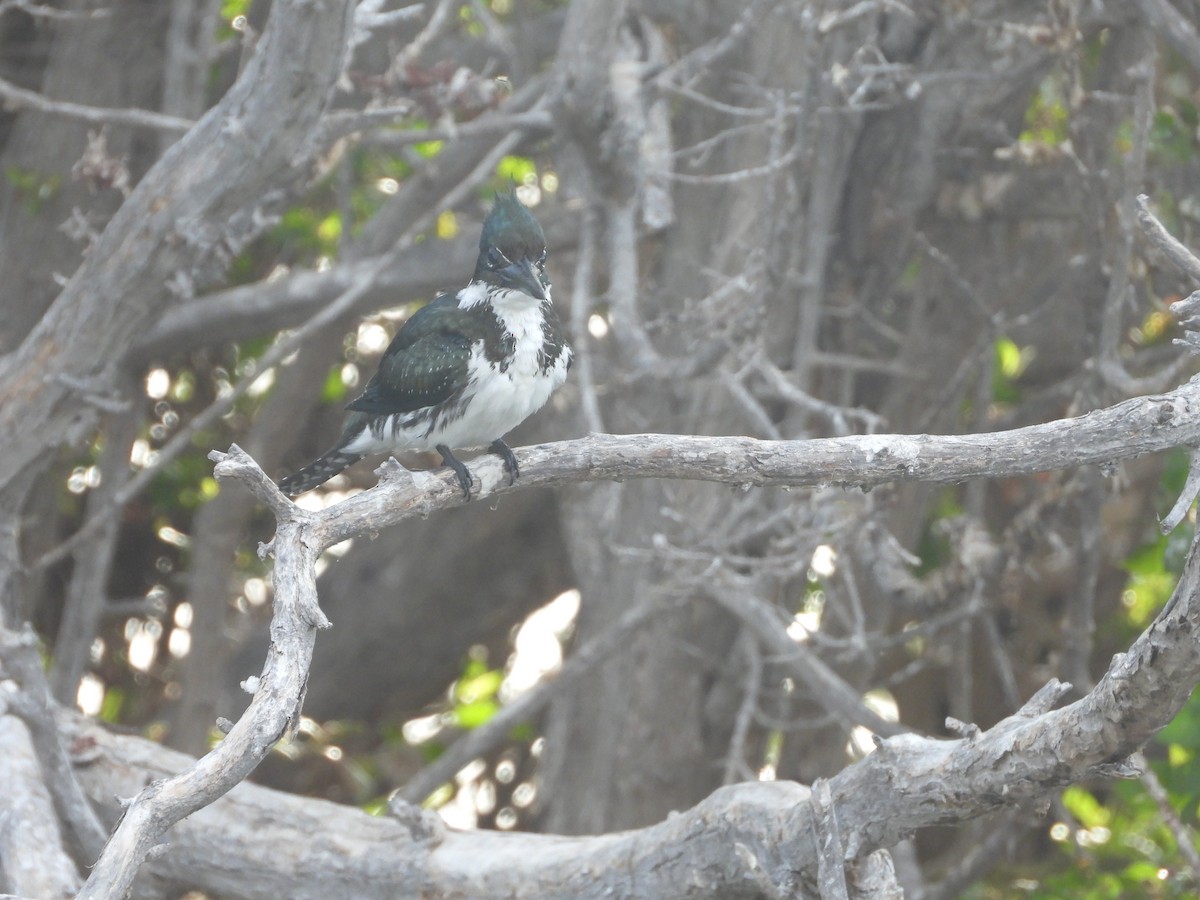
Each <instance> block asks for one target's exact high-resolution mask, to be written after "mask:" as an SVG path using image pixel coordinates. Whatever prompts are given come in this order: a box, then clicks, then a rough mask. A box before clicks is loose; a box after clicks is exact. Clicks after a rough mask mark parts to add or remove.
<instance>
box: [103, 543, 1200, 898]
mask: <svg viewBox="0 0 1200 900" xmlns="http://www.w3.org/2000/svg"><path fill="white" fill-rule="evenodd" d="M300 563H306V564H311V559H307V560H301V559H299V558H297V557H295V556H290V557H288V558H287V559H286V560H284V559H281V560H280V563H279V568H277V575H279V574H284V573H285V571H286V570H285V569H284V567H285V566H286V567H291V566H294V565H297V564H300ZM1198 629H1200V552H1198V550H1197V545H1196V544H1195V543H1194V544H1193V547H1192V550H1191V552H1190V554H1189V556H1188V560H1187V562H1186V564H1185V567H1184V572H1183V577H1182V578H1181V580H1180V582H1179V585H1178V587H1177V588H1176V591H1175V593H1174V595H1173V596H1172V599H1171V600H1170V602H1169V603H1168V604H1167V606H1166V607H1165V608H1164V610H1163V612H1162V613H1161V614H1160V615H1159V617H1158V619H1157V620H1156V621H1155V622H1154V623H1153V624H1152V625H1151V626H1150V627H1149V628H1148V629H1147V630H1146V632H1145V633H1144V634H1143V635H1142V636H1141V637H1139V638H1138V639H1137V641H1135V643H1134V645H1133V646H1132V647H1131V648H1130V650H1129V652H1128V653H1125V654H1119V655H1118V656H1117V657H1116V658H1115V659H1114V660H1113V663H1112V666H1111V667H1110V669H1109V672H1108V673H1107V674H1106V675H1105V676H1104V678H1102V679H1101V681H1100V682H1099V684H1098V685H1097V687H1096V688H1095V689H1094V690H1093V691H1092V692H1091V693H1089V694H1088V695H1087V696H1086V697H1084V698H1083V699H1081V700H1079V701H1077V702H1075V703H1073V704H1071V705H1070V706H1067V707H1063V708H1058V709H1056V708H1055V705H1056V704H1057V703H1058V702H1059V701H1060V700H1061V698H1062V696H1063V694H1064V692H1065V691H1066V690H1068V689H1069V686H1068V685H1064V684H1061V683H1058V682H1051V683H1050V684H1048V685H1047V686H1046V687H1045V688H1043V689H1042V690H1041V691H1039V692H1038V693H1037V694H1035V695H1034V697H1032V698H1031V699H1030V700H1029V702H1028V703H1026V704H1025V706H1024V707H1022V709H1021V710H1020V711H1019V712H1018V713H1016V714H1015V715H1013V716H1010V717H1009V718H1007V719H1005V720H1003V721H1001V722H1000V723H998V724H997V725H996V726H995V727H993V728H991V729H989V730H988V731H986V732H981V733H978V734H973V735H971V736H969V737H967V738H965V739H956V740H935V739H930V738H922V737H918V736H916V735H902V736H899V737H895V738H891V739H889V740H886V741H882V742H881V743H880V745H879V747H878V749H877V750H876V751H875V752H873V753H871V754H869V755H868V756H867V757H866V758H864V759H863V760H861V761H860V762H858V763H855V764H853V765H851V766H849V767H848V768H846V769H844V770H843V771H841V772H840V773H838V774H837V775H835V776H833V777H832V778H830V779H829V780H828V781H827V782H826V783H825V786H824V788H823V789H822V799H821V800H820V802H819V804H818V805H817V806H819V810H818V808H816V807H815V806H814V804H813V802H812V796H813V794H812V792H810V791H809V790H808V789H806V788H803V787H801V786H799V785H796V784H791V783H786V782H774V783H751V784H742V785H735V786H732V787H727V788H722V789H719V790H717V791H716V792H714V793H713V794H712V795H711V796H710V797H708V799H706V800H704V801H703V802H702V803H700V804H698V805H697V806H695V807H693V808H692V809H690V810H687V811H685V812H682V813H676V814H674V815H672V816H671V817H670V818H669V819H667V820H666V821H664V822H662V823H660V824H658V825H654V826H651V827H649V828H643V829H639V830H636V831H626V832H621V833H617V834H608V835H602V836H595V837H570V838H569V837H557V836H551V835H535V834H518V833H494V832H493V833H488V832H474V833H471V832H462V833H456V832H449V833H447V834H446V835H445V836H444V839H442V840H440V841H423V840H420V839H416V838H415V837H414V835H413V833H412V832H411V830H409V829H408V828H407V827H406V826H404V825H402V824H400V823H397V822H388V821H380V820H379V819H375V818H372V817H370V816H367V815H366V814H364V813H361V812H359V811H357V810H353V809H349V808H345V807H337V806H335V805H333V804H328V803H324V802H321V801H306V800H301V799H299V798H295V797H289V796H286V795H282V794H276V793H275V792H271V791H268V790H266V789H264V788H261V787H256V786H253V785H241V786H239V787H237V788H236V789H235V790H234V791H233V792H232V793H231V794H230V795H229V796H228V797H227V798H225V799H223V800H221V801H219V805H218V806H216V807H214V808H213V809H211V810H207V811H204V812H202V813H200V814H199V815H197V816H196V817H193V819H192V820H190V821H189V823H188V826H187V827H186V828H182V829H179V830H177V831H176V833H175V834H174V836H173V841H175V842H176V844H177V845H178V846H179V847H180V848H181V849H182V850H183V851H184V852H181V853H180V854H177V856H176V860H175V861H174V862H172V861H171V859H170V858H169V857H168V858H166V859H164V860H161V861H155V862H154V863H152V865H153V866H154V867H155V868H159V869H161V868H162V867H164V866H166V867H169V868H168V871H173V872H174V874H175V876H176V877H179V878H183V877H185V874H186V876H187V877H189V881H190V883H192V884H194V885H195V884H196V882H200V884H199V885H197V886H200V887H208V888H209V889H210V890H215V889H217V885H216V884H211V885H209V884H205V883H203V881H202V879H209V880H210V881H218V880H221V883H225V882H224V881H223V879H226V878H236V877H237V874H238V873H239V872H245V873H250V872H253V876H254V877H247V878H245V881H244V882H239V883H240V884H241V890H240V892H239V893H240V894H241V895H243V896H247V897H272V896H278V892H279V891H280V890H283V891H287V890H288V886H289V885H291V886H293V888H292V890H293V892H294V885H295V884H296V883H297V881H298V880H303V882H304V883H305V884H308V885H309V886H310V887H312V888H313V890H314V891H324V894H323V895H324V896H339V895H344V894H345V893H346V892H347V890H349V887H348V886H349V885H359V886H361V885H363V884H367V883H369V884H371V885H372V886H373V887H374V888H376V889H377V890H378V891H379V893H378V894H374V893H373V894H371V895H370V896H380V897H383V896H394V895H395V894H396V893H397V892H400V891H402V890H404V887H403V886H407V887H408V888H410V889H411V886H412V884H414V883H418V882H419V883H420V884H422V885H424V886H425V887H426V888H427V889H428V891H429V892H431V893H436V894H439V895H442V896H446V895H453V894H454V893H456V892H457V891H463V890H466V889H467V886H468V885H471V884H475V885H477V884H479V883H480V882H479V881H478V879H486V883H487V885H488V890H489V891H490V892H492V893H495V894H497V895H503V896H511V897H516V898H533V897H545V896H551V895H553V896H572V897H579V898H592V897H596V898H599V897H604V896H613V895H631V894H632V893H634V892H633V891H632V890H630V888H631V885H632V881H631V879H632V880H636V884H637V891H636V893H637V894H638V895H640V896H654V897H661V898H685V897H701V896H717V895H719V896H722V897H750V896H756V895H757V894H760V893H761V892H763V891H764V890H765V888H764V886H763V883H762V882H763V879H766V880H767V881H768V882H769V886H770V890H769V891H767V893H768V894H772V893H776V892H777V893H779V894H780V895H781V896H795V895H796V894H797V893H801V894H802V893H804V892H805V891H806V890H807V891H809V892H812V889H813V888H814V887H815V884H816V876H817V871H818V866H819V854H818V849H817V846H816V844H815V843H814V841H813V839H812V835H813V832H814V829H816V828H817V827H818V821H817V819H818V818H819V817H824V816H825V815H826V811H827V810H828V811H834V810H836V814H837V833H838V835H840V838H841V850H840V853H837V851H835V853H837V855H839V857H840V859H842V860H845V861H852V860H856V859H861V858H864V857H866V856H868V855H869V854H870V853H872V852H873V851H875V850H877V849H879V848H884V847H889V846H892V845H894V844H895V843H896V842H897V841H899V840H901V839H902V838H904V837H905V836H907V835H909V834H911V833H912V832H913V831H914V830H916V829H917V828H921V827H925V826H928V825H932V824H939V825H945V824H948V823H950V822H953V821H961V820H964V819H969V818H973V817H977V816H979V815H981V814H984V813H985V812H989V811H993V810H999V809H1004V808H1012V807H1014V806H1021V805H1023V804H1025V803H1027V802H1030V801H1032V800H1036V799H1039V798H1044V797H1047V796H1049V795H1050V794H1051V793H1053V792H1054V791H1056V790H1058V789H1059V788H1060V787H1062V786H1063V785H1065V784H1068V783H1071V782H1073V781H1077V780H1080V779H1083V778H1087V777H1093V776H1096V775H1101V776H1104V777H1112V776H1114V775H1116V776H1118V777H1126V776H1129V775H1131V774H1133V772H1134V769H1133V768H1132V767H1130V766H1129V765H1126V764H1125V763H1123V762H1121V761H1123V760H1125V759H1126V758H1127V757H1128V756H1129V755H1130V754H1132V753H1134V752H1135V751H1136V750H1137V749H1138V748H1139V747H1140V746H1141V745H1142V744H1143V743H1144V742H1145V741H1147V740H1149V739H1150V737H1151V736H1152V735H1153V734H1154V733H1155V732H1156V731H1157V730H1158V729H1159V728H1161V727H1162V725H1164V724H1165V723H1166V722H1167V721H1169V720H1170V719H1171V718H1172V717H1173V716H1174V715H1175V714H1176V712H1177V711H1178V709H1179V708H1180V706H1182V704H1183V703H1184V702H1186V700H1187V699H1188V697H1189V696H1190V694H1191V691H1192V689H1193V687H1194V686H1195V684H1196V682H1197V681H1198V680H1200V654H1198V653H1197V652H1196V648H1195V641H1194V634H1195V633H1196V631H1197V630H1198ZM261 693H262V692H261V691H260V694H261ZM257 702H258V698H256V703H257ZM1096 721H1103V722H1105V723H1106V724H1105V727H1104V728H1096V727H1094V723H1095V722H1096ZM241 727H242V726H241V725H240V724H239V726H236V727H235V729H234V733H235V734H236V732H237V730H238V729H239V728H241ZM89 733H90V734H92V735H94V740H95V742H96V745H97V748H98V750H99V753H100V754H101V758H100V759H98V760H95V761H94V762H93V763H92V765H90V766H88V767H87V768H86V769H85V770H84V772H83V777H84V779H85V783H87V784H88V786H89V790H90V791H91V792H92V795H93V796H94V797H96V798H97V799H98V800H100V801H101V802H104V803H108V804H110V805H111V794H112V787H111V785H110V784H109V783H108V782H107V781H106V780H105V778H104V775H105V772H106V770H107V771H111V770H116V771H118V772H120V773H123V774H122V775H121V777H123V778H125V779H126V781H127V783H130V782H132V783H136V781H137V780H138V779H139V778H144V775H140V774H139V773H138V772H137V771H136V770H133V771H130V770H128V768H127V766H126V764H125V763H124V762H123V760H126V759H139V758H140V759H142V760H148V761H153V760H163V759H165V760H169V762H168V763H165V764H164V763H162V762H154V763H153V764H154V765H157V766H163V765H165V766H166V768H167V769H168V770H169V769H171V768H174V767H177V766H178V765H179V763H180V761H181V760H183V759H185V758H184V757H180V756H179V755H177V754H169V752H168V751H165V750H162V749H161V748H153V747H152V746H151V745H148V743H147V742H145V741H143V740H141V739H139V738H132V737H120V736H117V735H110V734H106V733H104V732H103V731H101V730H99V729H95V728H94V726H93V727H91V728H90V732H89ZM232 738H233V734H231V737H230V738H229V739H227V742H228V741H229V740H231V739H232ZM223 746H224V745H223ZM217 752H219V749H218V751H217ZM210 756H211V754H210ZM1114 760H1116V761H1118V762H1117V763H1115V764H1114V762H1113V761H1114ZM143 765H145V763H143ZM202 765H203V761H202V762H201V764H199V765H198V768H199V767H200V766H202ZM110 777H111V776H110ZM169 783H170V782H158V783H157V784H160V785H161V784H169ZM150 790H151V791H152V790H154V788H151V789H150ZM825 790H827V791H828V794H827V795H826V794H825V793H824V792H825ZM137 809H138V804H135V805H134V807H133V808H132V809H131V810H130V812H129V813H127V814H126V820H128V819H129V818H130V817H131V816H132V815H134V813H135V811H136V810H137ZM122 828H123V829H124V828H125V825H124V824H123V825H122ZM282 829H286V833H287V834H288V836H289V837H288V841H287V846H288V848H289V851H290V852H289V853H287V854H279V853H278V852H275V850H274V849H271V850H268V851H267V852H264V848H276V847H277V843H276V839H275V838H273V837H272V835H275V834H278V833H279V832H280V831H281V830H282ZM331 832H332V833H336V834H338V835H339V842H338V845H337V852H338V853H339V860H340V862H339V864H338V865H336V866H334V865H330V864H329V863H328V861H327V859H326V856H327V854H328V853H329V852H331V851H330V844H329V841H328V838H327V835H328V834H329V833H331ZM119 833H120V832H118V834H119ZM202 844H203V845H209V846H213V845H215V846H219V847H220V848H221V853H222V860H223V865H222V866H221V867H220V870H219V872H214V871H213V870H212V868H211V867H206V868H204V869H203V870H202V871H194V870H188V869H186V868H181V866H186V863H183V862H182V860H185V859H187V858H188V857H189V855H192V854H189V853H188V852H186V851H187V850H188V849H189V848H191V849H193V850H194V848H196V847H197V846H199V845H202ZM350 847H352V848H353V851H350V850H347V848H350ZM197 855H200V856H201V857H202V858H203V855H202V854H197ZM696 859H703V860H704V872H705V884H704V886H703V888H699V887H697V886H695V885H694V882H693V880H692V877H693V876H694V874H695V871H696V870H695V868H694V860H696ZM831 862H832V860H831ZM368 871H369V872H370V875H369V876H368V874H367V872H368ZM384 873H386V874H384ZM310 879H311V880H310ZM317 895H320V894H316V893H314V896H317Z"/></svg>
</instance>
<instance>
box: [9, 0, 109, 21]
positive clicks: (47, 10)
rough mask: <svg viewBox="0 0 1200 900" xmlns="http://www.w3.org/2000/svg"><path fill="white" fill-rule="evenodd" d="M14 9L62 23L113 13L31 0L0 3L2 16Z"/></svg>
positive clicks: (101, 17)
mask: <svg viewBox="0 0 1200 900" xmlns="http://www.w3.org/2000/svg"><path fill="white" fill-rule="evenodd" d="M12 9H15V10H19V11H20V12H23V13H25V14H26V15H29V16H33V17H34V18H37V19H49V20H52V21H60V22H63V21H68V22H69V21H72V20H80V19H84V20H86V19H105V18H108V17H109V16H111V15H112V12H113V11H112V9H111V7H103V6H101V7H98V8H96V9H58V8H57V7H54V6H48V5H46V4H44V3H33V2H31V0H3V2H0V16H2V15H4V14H5V13H6V12H8V11H9V10H12Z"/></svg>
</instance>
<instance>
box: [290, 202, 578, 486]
mask: <svg viewBox="0 0 1200 900" xmlns="http://www.w3.org/2000/svg"><path fill="white" fill-rule="evenodd" d="M571 356H572V354H571V348H570V346H568V344H567V342H566V340H565V339H564V338H563V333H562V327H561V325H560V324H559V321H558V316H557V315H556V314H555V311H554V304H553V302H551V300H550V282H549V280H548V279H547V278H546V238H545V235H544V234H543V233H542V227H541V226H540V225H539V224H538V222H537V219H535V218H534V217H533V214H532V213H531V212H530V211H529V210H528V209H527V208H526V207H525V206H524V204H522V203H521V202H520V200H518V199H517V197H516V192H515V191H513V192H511V193H498V194H497V195H496V201H495V203H494V205H493V206H492V209H491V212H489V213H488V215H487V218H486V219H484V222H483V232H482V234H481V235H480V237H479V260H478V262H476V264H475V274H474V276H473V277H472V278H471V281H470V283H469V284H468V285H467V286H466V287H464V288H463V289H462V290H460V291H457V292H454V293H445V294H442V295H440V296H439V297H437V298H436V299H435V300H433V301H431V302H430V303H428V304H426V305H425V306H423V307H421V308H420V309H419V310H417V311H416V312H415V313H413V314H412V316H411V317H409V319H408V321H407V322H405V323H404V326H403V327H402V328H401V329H400V330H399V331H398V332H397V333H396V336H395V337H394V338H393V339H392V342H391V344H390V345H388V348H387V350H386V351H385V352H384V354H383V357H382V358H381V359H380V361H379V370H378V371H377V372H376V373H375V375H374V376H373V377H372V378H371V380H370V381H369V382H368V383H367V387H366V389H365V390H364V391H363V392H362V394H361V395H360V396H359V397H358V398H357V399H355V400H354V401H353V402H352V403H350V404H348V405H347V406H346V409H348V410H349V413H348V415H347V416H346V422H345V425H344V427H343V428H342V436H341V437H340V438H339V439H338V441H337V443H336V444H334V446H333V447H332V448H331V449H330V450H329V451H328V452H327V453H325V454H324V455H322V456H321V457H320V458H318V459H316V460H314V461H313V462H311V463H309V464H308V465H307V466H305V467H304V468H303V469H301V470H300V471H299V472H297V473H295V474H294V475H289V476H287V477H286V478H284V479H283V480H281V481H280V482H279V487H280V489H281V490H282V491H283V492H284V493H285V494H287V495H289V496H295V495H296V494H302V493H304V492H305V491H309V490H312V489H313V488H315V487H317V486H318V485H321V484H324V483H325V482H326V481H328V480H329V479H330V478H332V477H333V476H334V475H337V474H338V473H339V472H341V471H342V470H344V469H346V468H347V467H348V466H351V465H353V464H354V463H356V462H358V461H359V460H360V459H362V458H363V457H364V456H366V455H367V454H369V453H392V452H396V451H399V450H436V451H437V452H438V453H440V454H441V457H442V462H443V463H444V464H445V465H447V466H449V467H450V468H451V469H452V470H453V471H454V474H455V475H456V476H457V478H458V483H459V485H460V486H461V487H462V490H463V494H464V496H465V498H466V500H468V501H469V500H470V499H471V473H470V472H468V471H467V467H466V466H464V465H463V464H462V462H461V461H460V460H459V459H458V458H457V457H456V456H455V455H454V452H453V451H454V450H455V449H473V448H479V447H487V448H488V449H489V451H490V452H491V453H493V454H495V455H497V456H499V457H500V458H501V460H503V462H504V466H505V468H506V469H507V471H508V476H509V484H513V483H515V482H516V479H517V476H518V475H519V474H520V472H519V469H518V467H517V459H516V457H515V456H513V452H512V450H511V449H510V448H509V446H508V444H506V443H505V442H504V435H506V434H507V433H508V432H509V431H511V430H512V429H514V428H516V427H517V426H518V425H520V424H521V423H522V422H524V421H525V420H526V419H527V418H529V416H531V415H533V414H534V413H535V412H537V411H538V410H539V409H541V408H542V406H544V405H545V403H546V401H547V400H548V399H550V395H551V394H552V393H554V391H555V390H557V389H558V388H559V387H560V386H561V385H562V383H563V382H564V381H566V378H567V370H568V369H570V368H571Z"/></svg>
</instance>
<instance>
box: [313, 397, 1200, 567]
mask: <svg viewBox="0 0 1200 900" xmlns="http://www.w3.org/2000/svg"><path fill="white" fill-rule="evenodd" d="M1197 443H1200V382H1189V383H1188V384H1186V385H1183V386H1182V387H1180V388H1177V389H1176V390H1174V391H1169V392H1167V393H1165V394H1160V395H1157V396H1152V397H1138V398H1135V399H1133V400H1126V401H1124V402H1122V403H1118V404H1116V405H1114V406H1110V407H1107V408H1105V409H1100V410H1096V411H1095V412H1092V413H1088V414H1087V415H1084V416H1079V417H1077V418H1072V419H1062V420H1059V421H1056V422H1049V423H1046V424H1042V425H1030V426H1027V427H1024V428H1016V429H1012V430H1010V431H1000V432H993V433H988V434H969V435H945V436H937V435H895V434H893V435H886V434H878V435H853V436H849V437H840V438H823V439H819V440H811V441H760V440H755V439H753V438H744V437H700V436H694V435H655V434H624V435H612V434H604V435H591V436H589V437H585V438H579V439H576V440H573V441H565V442H561V443H557V444H542V445H539V446H535V447H527V448H524V449H522V450H521V451H520V452H519V454H518V455H519V457H520V465H521V478H520V481H519V482H518V483H517V488H516V489H521V488H524V487H534V486H561V485H564V484H573V483H576V482H580V481H595V480H617V481H620V480H625V479H632V478H684V479H694V480H699V481H714V482H720V483H724V484H732V485H744V486H747V487H749V486H759V487H768V486H770V487H802V486H815V485H831V484H832V485H842V486H850V485H853V486H856V487H860V488H870V487H875V486H877V485H881V484H887V483H890V482H906V481H920V482H930V483H940V484H945V483H950V482H955V481H963V480H966V479H970V478H997V477H1007V476H1012V475H1026V474H1032V473H1034V472H1046V471H1052V470H1057V469H1069V468H1074V467H1076V466H1082V465H1102V466H1106V467H1110V466H1112V465H1114V464H1115V463H1117V462H1119V461H1121V460H1123V459H1132V458H1134V457H1138V456H1144V455H1145V454H1147V453H1155V452H1158V451H1162V450H1169V449H1171V448H1173V447H1179V446H1192V445H1195V444H1197ZM470 468H471V469H472V470H473V475H474V477H475V479H476V481H477V483H479V484H480V485H481V487H480V491H479V493H478V495H477V496H478V497H479V498H483V497H487V496H489V495H491V494H494V493H503V492H506V491H508V490H513V489H514V488H511V487H510V486H509V485H508V480H507V478H506V477H505V475H504V470H503V466H502V465H501V463H500V462H499V460H497V459H495V458H494V457H490V456H487V457H482V458H480V459H478V460H475V461H473V462H472V463H471V465H470ZM430 484H432V485H433V487H432V489H431V490H428V491H424V490H418V489H416V488H413V487H412V486H409V485H381V486H379V487H376V488H375V489H373V490H370V491H366V492H364V493H362V494H358V495H356V496H354V497H351V498H350V499H348V500H345V501H344V502H342V503H340V504H337V505H336V506H334V507H331V508H330V509H328V510H326V511H324V512H322V513H319V514H317V515H318V518H319V520H320V522H321V526H320V529H319V531H320V534H321V539H322V541H323V544H322V546H325V547H328V546H332V545H333V544H336V543H338V542H339V541H343V540H345V539H346V538H350V537H356V536H359V535H363V534H367V533H369V532H372V531H376V530H378V529H379V528H382V527H386V526H387V525H391V524H394V523H396V522H399V521H402V520H404V519H406V518H409V517H410V516H413V515H417V514H421V513H428V512H430V511H432V510H434V509H440V508H444V507H445V506H450V505H457V504H459V503H461V502H462V491H461V490H460V489H459V488H458V486H457V482H456V481H455V480H454V478H453V476H452V475H449V474H446V473H442V474H440V475H437V476H435V477H434V478H433V479H432V481H430Z"/></svg>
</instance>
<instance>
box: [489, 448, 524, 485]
mask: <svg viewBox="0 0 1200 900" xmlns="http://www.w3.org/2000/svg"><path fill="white" fill-rule="evenodd" d="M488 453H494V454H495V455H496V456H498V457H500V458H501V459H502V460H504V468H506V469H508V483H509V485H510V486H511V485H514V484H516V483H517V476H518V475H520V474H521V467H520V466H518V465H517V458H516V457H515V456H513V452H512V450H510V449H509V446H508V444H506V443H504V441H503V440H500V439H499V438H497V439H496V440H494V441H492V445H491V446H490V447H488Z"/></svg>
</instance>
